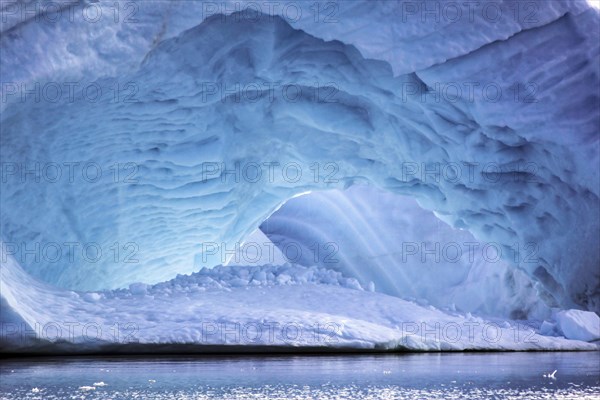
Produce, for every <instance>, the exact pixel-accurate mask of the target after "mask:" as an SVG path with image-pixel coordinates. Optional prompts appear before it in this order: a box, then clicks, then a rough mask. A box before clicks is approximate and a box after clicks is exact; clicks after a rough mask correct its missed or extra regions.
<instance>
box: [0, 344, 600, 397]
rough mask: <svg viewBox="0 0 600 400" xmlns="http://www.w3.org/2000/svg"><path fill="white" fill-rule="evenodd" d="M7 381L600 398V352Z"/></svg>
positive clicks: (218, 361) (35, 371) (52, 370)
mask: <svg viewBox="0 0 600 400" xmlns="http://www.w3.org/2000/svg"><path fill="white" fill-rule="evenodd" d="M554 370H556V371H557V372H556V374H555V379H552V378H549V377H545V376H544V375H547V374H549V373H552V372H553V371H554ZM0 378H1V379H0V398H2V399H67V398H68V399H131V398H138V399H222V398H226V399H361V398H362V399H411V400H412V399H420V398H422V399H459V398H460V399H481V398H490V397H493V398H511V399H512V398H529V399H600V353H599V352H563V353H452V354H449V353H445V354H444V353H442V354H439V353H438V354H398V355H344V356H338V355H336V356H333V355H328V356H271V357H258V356H252V357H250V356H245V357H233V356H228V357H199V356H196V357H160V358H154V357H153V358H149V357H112V358H111V357H102V358H91V357H90V358H79V357H63V358H32V359H19V360H17V359H6V360H2V364H1V366H0Z"/></svg>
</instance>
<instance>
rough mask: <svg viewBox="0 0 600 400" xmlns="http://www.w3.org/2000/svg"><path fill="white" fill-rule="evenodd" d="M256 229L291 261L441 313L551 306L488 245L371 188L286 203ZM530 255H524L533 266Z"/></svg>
mask: <svg viewBox="0 0 600 400" xmlns="http://www.w3.org/2000/svg"><path fill="white" fill-rule="evenodd" d="M260 230H261V231H262V232H264V233H265V234H266V235H267V236H268V238H269V239H270V240H272V241H273V243H275V245H276V246H277V248H278V250H280V251H281V254H282V255H283V256H287V258H288V260H289V261H290V262H294V263H297V264H300V265H307V266H309V265H318V266H320V267H324V268H328V269H334V270H336V271H340V272H342V273H343V274H344V275H345V276H351V277H354V278H356V279H358V281H359V282H360V284H361V285H362V286H363V287H369V286H371V288H372V289H373V290H375V291H377V292H381V293H386V294H389V295H392V296H396V297H401V298H404V299H412V300H414V301H417V302H425V304H428V305H433V306H434V307H437V308H440V309H451V310H460V311H462V312H471V313H476V314H477V315H493V316H503V317H507V318H511V319H527V318H530V319H531V318H533V319H544V318H545V317H547V315H548V314H549V308H548V307H547V305H546V304H545V301H547V302H548V303H550V304H551V303H552V299H551V295H550V294H548V293H546V292H545V290H544V288H543V287H541V285H539V284H537V283H535V282H532V281H531V280H530V279H528V278H527V276H526V275H525V274H524V273H523V272H521V271H519V270H517V269H516V268H513V267H512V266H511V265H510V263H509V262H507V261H504V260H503V259H502V257H501V254H499V253H500V252H501V251H500V248H499V247H498V246H497V245H496V244H495V243H482V242H478V241H477V240H476V239H475V238H474V237H473V236H472V235H471V234H470V233H469V232H467V231H465V230H461V229H452V228H451V227H450V226H448V225H447V224H446V223H444V222H442V221H440V220H439V219H438V218H437V217H436V216H435V215H434V213H432V212H431V211H427V210H424V209H422V208H421V207H419V205H418V204H417V202H416V201H415V200H414V199H412V198H410V197H408V196H401V195H397V194H394V193H392V192H389V191H382V190H379V189H377V188H374V187H370V186H365V185H355V186H353V187H351V188H349V189H347V190H330V191H321V192H313V193H310V194H307V195H303V196H299V197H297V198H293V199H290V200H288V201H287V202H286V203H285V204H284V205H283V206H282V207H281V208H280V209H278V210H277V211H276V212H275V213H273V215H271V216H270V217H269V218H268V219H267V220H266V221H265V222H263V223H262V224H261V226H260ZM534 253H535V249H534V248H532V249H529V254H523V255H528V256H530V257H531V258H532V260H533V258H534V257H535V254H534ZM506 258H508V259H510V258H514V254H512V255H510V256H509V257H506Z"/></svg>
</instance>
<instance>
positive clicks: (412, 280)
mask: <svg viewBox="0 0 600 400" xmlns="http://www.w3.org/2000/svg"><path fill="white" fill-rule="evenodd" d="M127 4H129V6H128V5H127ZM0 11H1V13H2V26H1V35H0V51H1V56H0V68H1V70H0V71H1V80H2V86H1V88H0V90H1V97H2V102H1V117H0V146H1V147H0V158H1V191H0V207H1V210H0V213H1V225H0V227H1V228H0V229H1V232H0V241H1V245H2V246H1V248H2V254H1V256H2V259H1V269H0V284H1V293H0V311H1V314H0V324H1V335H0V349H1V351H2V352H7V353H53V352H59V353H86V352H103V351H107V352H108V351H111V352H129V351H138V350H140V349H143V351H150V352H161V351H169V350H173V349H186V351H188V350H189V351H194V349H206V348H211V349H216V350H215V351H217V350H218V351H221V350H223V349H227V348H228V347H229V348H235V349H236V350H237V351H243V349H244V348H252V349H257V348H262V347H264V346H267V347H270V348H273V349H281V348H294V349H302V348H306V349H314V348H319V349H324V350H327V349H333V350H380V351H397V350H412V351H457V350H596V351H597V350H598V349H599V346H600V341H599V340H600V318H599V317H598V313H600V201H599V196H600V147H599V146H600V141H599V139H600V40H598V38H599V37H600V29H599V21H600V15H599V10H598V9H597V8H596V7H594V6H593V2H592V1H589V2H587V1H581V0H561V1H546V0H535V1H534V0H532V1H527V2H524V1H513V0H494V1H490V0H479V1H478V2H439V1H413V2H411V1H399V2H397V1H376V2H370V1H358V0H357V1H347V2H331V1H317V0H314V1H310V2H246V1H222V2H221V1H219V2H200V1H178V0H174V1H152V2H135V3H133V2H130V3H118V2H117V3H114V4H113V2H108V1H100V2H97V1H92V0H85V1H79V2H75V3H73V4H71V3H68V2H60V1H59V2H56V1H54V2H53V1H36V2H29V1H25V0H23V1H14V2H6V3H5V2H3V3H2V5H1V10H0ZM203 351H204V350H203Z"/></svg>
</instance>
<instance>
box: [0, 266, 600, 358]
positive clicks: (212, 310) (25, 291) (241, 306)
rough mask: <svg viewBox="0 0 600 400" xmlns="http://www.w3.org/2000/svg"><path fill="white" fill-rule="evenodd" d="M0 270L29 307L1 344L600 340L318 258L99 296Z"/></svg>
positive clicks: (416, 345)
mask: <svg viewBox="0 0 600 400" xmlns="http://www.w3.org/2000/svg"><path fill="white" fill-rule="evenodd" d="M0 273H1V280H0V283H1V285H2V299H3V301H2V303H1V306H2V309H1V311H2V316H4V315H5V314H6V313H12V312H14V313H17V314H19V315H20V316H21V317H22V321H21V322H20V323H18V322H17V321H13V322H11V323H2V324H1V327H2V332H0V333H1V339H2V340H0V345H1V346H2V350H3V351H8V352H19V351H23V350H29V351H57V350H60V351H67V352H68V351H76V352H83V351H90V350H102V349H106V348H109V347H110V346H111V345H117V344H119V345H124V346H125V347H126V348H127V347H129V348H131V347H132V346H137V349H138V350H139V349H143V347H140V346H144V345H161V346H162V347H148V348H146V349H153V350H157V349H163V350H164V349H169V347H168V346H169V345H179V346H198V345H229V346H236V345H237V346H239V345H246V346H248V345H253V346H265V345H267V346H291V347H334V348H359V349H361V348H362V349H373V348H377V349H382V350H384V349H387V350H390V349H410V350H423V351H432V350H433V351H439V350H465V349H496V350H597V349H598V347H597V345H596V344H593V343H587V342H584V341H580V340H568V339H565V338H562V337H548V336H542V335H540V334H539V332H538V327H537V326H536V325H535V324H532V323H531V322H524V321H521V322H519V321H509V320H503V319H482V318H479V317H474V316H472V315H471V314H470V313H466V314H465V313H457V312H443V311H441V310H439V309H436V308H434V307H432V306H428V307H424V306H420V305H418V304H416V303H414V302H410V301H406V300H402V299H400V298H397V297H393V296H388V295H385V294H381V293H372V292H368V291H364V290H363V288H362V287H361V285H360V284H359V283H358V282H357V281H356V280H355V279H352V278H346V277H344V276H342V275H341V274H340V273H339V272H336V271H333V270H330V269H323V268H316V267H302V266H297V265H290V264H286V265H282V266H263V267H257V266H251V267H217V268H214V269H211V270H202V271H200V272H198V273H195V274H192V275H188V276H179V277H177V278H175V279H173V280H171V281H168V282H163V283H160V284H157V285H154V286H148V287H146V286H142V285H140V284H136V285H133V286H132V287H131V288H130V289H118V290H113V291H108V290H105V291H102V292H97V293H94V294H95V295H94V296H91V293H83V292H73V291H69V290H65V289H58V288H55V287H49V286H47V285H46V284H43V283H41V282H38V281H35V280H34V279H32V278H31V276H30V275H28V274H27V273H26V272H25V271H23V270H22V269H21V268H20V267H19V266H18V265H17V263H16V262H15V260H14V259H12V258H11V259H10V260H9V261H8V262H7V263H5V264H4V265H3V268H2V269H1V270H0ZM73 344H75V346H73ZM189 349H190V350H191V349H193V348H191V347H190V348H189ZM113 350H114V347H113ZM179 350H181V347H179Z"/></svg>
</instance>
